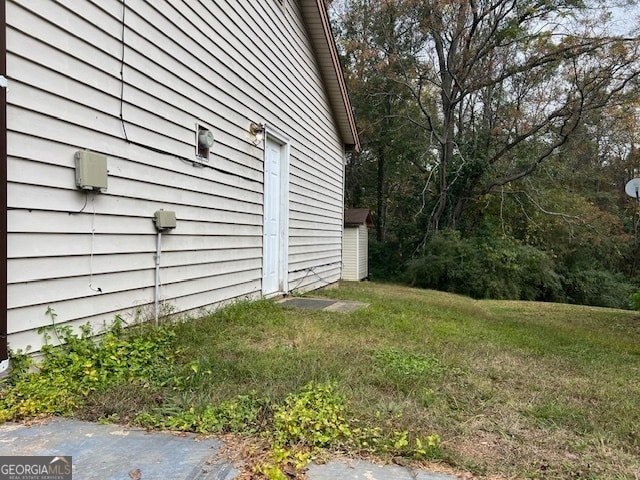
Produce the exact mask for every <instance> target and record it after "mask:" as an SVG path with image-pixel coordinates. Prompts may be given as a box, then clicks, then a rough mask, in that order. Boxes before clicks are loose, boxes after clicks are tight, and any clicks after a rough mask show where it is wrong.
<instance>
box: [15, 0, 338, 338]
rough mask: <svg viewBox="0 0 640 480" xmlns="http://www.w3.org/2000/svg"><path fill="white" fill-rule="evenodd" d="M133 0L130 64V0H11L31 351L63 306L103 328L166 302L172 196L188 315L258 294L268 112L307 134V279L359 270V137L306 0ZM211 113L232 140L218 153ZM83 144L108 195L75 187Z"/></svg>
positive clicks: (220, 136)
mask: <svg viewBox="0 0 640 480" xmlns="http://www.w3.org/2000/svg"><path fill="white" fill-rule="evenodd" d="M124 4H125V5H126V10H125V15H124V18H125V31H124V39H125V44H124V64H122V53H123V43H122V18H123V2H121V1H115V0H111V1H106V2H104V1H98V0H94V1H89V0H60V1H52V0H16V1H8V2H7V50H8V53H7V71H8V73H7V76H8V78H9V82H10V89H9V91H8V95H7V102H8V105H7V124H8V134H7V135H8V137H7V144H8V147H7V148H8V157H9V158H8V185H7V195H8V208H9V212H8V231H9V233H8V283H9V285H8V326H9V334H10V335H11V336H10V339H9V342H10V347H11V348H14V349H15V348H24V347H25V346H26V345H29V344H30V345H32V346H33V347H34V349H37V348H38V347H39V342H40V341H41V338H40V337H39V336H38V335H37V334H36V333H35V330H36V329H37V328H38V327H41V326H44V325H47V324H49V323H50V321H51V319H50V318H49V317H47V316H46V315H45V311H46V310H47V308H48V307H51V308H52V309H54V310H55V311H56V313H57V315H58V316H57V319H56V320H57V321H58V322H61V323H62V322H70V323H69V324H72V325H78V324H81V323H85V322H90V323H93V324H94V325H96V326H97V327H98V328H99V327H101V326H102V325H103V324H104V323H105V322H107V323H108V322H110V321H111V320H112V319H113V316H114V315H115V314H118V313H120V314H123V315H124V316H125V317H126V318H128V319H132V318H134V317H136V316H138V317H141V318H149V317H150V316H151V317H152V316H153V315H152V312H150V311H149V309H150V308H152V307H153V305H152V304H153V295H154V265H155V249H156V231H155V228H154V225H153V222H152V217H153V214H154V212H155V211H156V210H158V209H160V208H162V209H165V210H173V211H175V212H176V217H177V228H176V229H175V230H174V231H172V232H170V233H166V234H163V235H162V255H161V284H162V285H161V288H160V299H161V301H163V302H164V303H166V305H168V306H169V309H170V310H171V311H172V312H175V313H183V314H190V313H194V312H199V311H201V309H203V308H205V309H206V308H210V307H213V306H215V305H217V304H219V303H221V302H225V301H228V300H232V299H236V298H255V297H258V296H259V295H260V292H261V278H262V246H263V245H262V225H263V150H262V148H261V147H260V146H256V145H254V144H253V143H252V141H251V138H250V137H249V133H248V127H249V124H250V122H252V121H254V122H261V123H266V124H267V125H268V126H270V127H273V128H274V129H276V130H277V131H279V132H282V133H283V134H284V135H286V136H287V137H288V138H289V139H290V146H291V149H290V159H289V162H290V164H289V173H288V176H289V205H288V210H289V211H288V218H289V232H288V235H289V238H288V259H287V261H288V280H289V285H290V287H291V288H296V289H300V290H309V289H312V288H318V287H321V286H323V285H325V284H327V283H331V282H335V281H337V280H338V279H339V278H340V276H341V241H342V238H341V237H342V203H343V197H342V191H343V183H342V182H343V177H342V169H343V164H342V161H343V157H342V142H341V139H340V137H339V135H338V132H337V127H336V124H335V121H334V118H333V114H332V111H331V108H330V106H329V100H328V98H327V94H326V91H325V87H324V83H323V80H322V77H321V73H320V71H319V69H318V66H317V62H316V61H315V57H314V52H313V50H312V48H311V44H310V41H309V38H308V36H307V33H306V30H305V24H304V21H303V18H302V16H301V13H300V12H299V11H298V6H297V5H298V4H297V2H288V3H287V5H286V8H284V9H283V8H282V7H280V6H279V5H278V4H277V3H273V2H248V1H241V2H237V1H232V0H227V1H223V0H201V1H175V2H174V1H158V2H147V1H143V0H126V1H125V2H124ZM121 70H122V72H123V78H124V82H122V81H121V76H120V72H121ZM121 93H122V101H121ZM121 112H122V118H123V119H124V122H122V121H121V118H120V113H121ZM123 123H124V125H123ZM198 124H202V125H205V126H207V127H209V128H210V129H211V130H212V132H213V134H214V138H215V143H214V145H213V147H212V148H211V151H210V159H209V161H208V162H207V163H205V164H204V165H202V166H197V165H194V161H195V160H196V157H195V129H196V125H198ZM125 131H126V136H127V138H126V139H125ZM127 140H128V141H127ZM80 149H88V150H91V151H94V152H97V153H100V154H103V155H105V156H106V157H107V164H108V171H109V174H108V189H107V191H106V192H105V193H84V192H82V191H80V190H78V189H77V188H76V187H75V177H74V175H75V170H74V153H75V152H76V151H77V150H80ZM161 152H165V153H161ZM90 282H91V284H92V286H93V287H99V288H101V290H102V293H98V292H96V291H94V290H92V289H91V288H90V287H89V283H90Z"/></svg>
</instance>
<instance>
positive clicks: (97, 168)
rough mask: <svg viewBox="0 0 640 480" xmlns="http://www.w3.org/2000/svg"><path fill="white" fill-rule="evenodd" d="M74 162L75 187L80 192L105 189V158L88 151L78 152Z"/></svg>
mask: <svg viewBox="0 0 640 480" xmlns="http://www.w3.org/2000/svg"><path fill="white" fill-rule="evenodd" d="M75 160H76V185H77V186H78V188H81V189H82V190H98V191H104V190H106V189H107V157H105V156H104V155H100V154H99V153H94V152H90V151H88V150H78V151H77V152H76V154H75Z"/></svg>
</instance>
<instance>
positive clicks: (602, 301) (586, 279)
mask: <svg viewBox="0 0 640 480" xmlns="http://www.w3.org/2000/svg"><path fill="white" fill-rule="evenodd" d="M563 277H564V279H563V282H562V283H563V286H564V290H565V292H566V295H567V300H568V301H569V302H571V303H577V304H579V305H595V306H599V307H611V308H629V297H630V295H631V294H632V293H633V292H634V291H636V290H637V287H635V286H633V285H631V284H630V283H628V282H627V281H625V278H624V276H623V275H622V274H619V273H617V274H616V273H612V272H608V271H606V270H596V269H587V270H576V271H571V272H568V273H565V274H564V276H563Z"/></svg>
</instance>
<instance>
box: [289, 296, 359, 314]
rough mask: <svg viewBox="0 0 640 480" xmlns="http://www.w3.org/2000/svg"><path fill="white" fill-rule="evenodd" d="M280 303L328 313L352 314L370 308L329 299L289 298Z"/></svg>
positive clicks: (347, 301) (356, 303)
mask: <svg viewBox="0 0 640 480" xmlns="http://www.w3.org/2000/svg"><path fill="white" fill-rule="evenodd" d="M278 303H280V304H281V305H284V306H285V307H294V308H305V309H308V310H325V311H328V312H340V313H350V312H354V311H356V310H358V309H360V308H364V307H367V306H369V304H368V303H362V302H353V301H349V300H331V299H328V298H313V297H288V298H283V299H282V300H279V301H278Z"/></svg>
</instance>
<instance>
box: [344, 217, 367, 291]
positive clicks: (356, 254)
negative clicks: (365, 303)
mask: <svg viewBox="0 0 640 480" xmlns="http://www.w3.org/2000/svg"><path fill="white" fill-rule="evenodd" d="M368 249H369V241H368V230H367V226H366V225H360V226H357V227H345V229H344V246H343V251H342V268H343V271H342V278H343V280H349V281H360V280H363V279H365V278H367V277H368V276H369V260H368V257H369V250H368Z"/></svg>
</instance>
